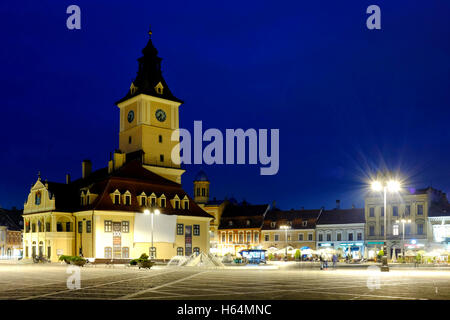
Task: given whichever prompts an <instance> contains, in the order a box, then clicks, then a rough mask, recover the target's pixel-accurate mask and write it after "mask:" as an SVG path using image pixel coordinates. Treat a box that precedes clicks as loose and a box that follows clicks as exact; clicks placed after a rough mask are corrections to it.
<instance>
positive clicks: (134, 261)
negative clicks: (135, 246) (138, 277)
mask: <svg viewBox="0 0 450 320" xmlns="http://www.w3.org/2000/svg"><path fill="white" fill-rule="evenodd" d="M137 264H138V259H133V260H131V261H130V265H131V266H135V265H137Z"/></svg>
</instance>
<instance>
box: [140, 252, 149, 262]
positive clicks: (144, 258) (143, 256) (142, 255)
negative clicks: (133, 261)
mask: <svg viewBox="0 0 450 320" xmlns="http://www.w3.org/2000/svg"><path fill="white" fill-rule="evenodd" d="M138 260H140V261H147V260H148V255H147V254H145V253H143V254H141V256H140V257H139V259H138Z"/></svg>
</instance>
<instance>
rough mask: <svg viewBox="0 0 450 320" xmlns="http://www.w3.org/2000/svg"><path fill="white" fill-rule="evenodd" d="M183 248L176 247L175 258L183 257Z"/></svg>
mask: <svg viewBox="0 0 450 320" xmlns="http://www.w3.org/2000/svg"><path fill="white" fill-rule="evenodd" d="M183 255H184V254H183V247H178V248H177V256H183Z"/></svg>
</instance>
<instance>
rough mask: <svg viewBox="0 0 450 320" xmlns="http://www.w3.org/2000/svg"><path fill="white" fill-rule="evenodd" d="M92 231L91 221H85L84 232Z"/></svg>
mask: <svg viewBox="0 0 450 320" xmlns="http://www.w3.org/2000/svg"><path fill="white" fill-rule="evenodd" d="M91 232H92V221H91V220H88V221H86V233H91Z"/></svg>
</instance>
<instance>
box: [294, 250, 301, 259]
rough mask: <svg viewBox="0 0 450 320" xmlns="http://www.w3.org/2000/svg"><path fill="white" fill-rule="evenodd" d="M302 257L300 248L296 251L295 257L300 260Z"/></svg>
mask: <svg viewBox="0 0 450 320" xmlns="http://www.w3.org/2000/svg"><path fill="white" fill-rule="evenodd" d="M301 257H302V254H301V252H300V250H298V249H297V250H296V251H295V255H294V258H295V260H300V258H301Z"/></svg>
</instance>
